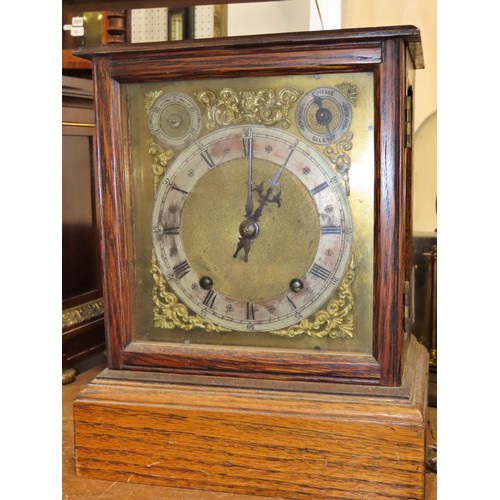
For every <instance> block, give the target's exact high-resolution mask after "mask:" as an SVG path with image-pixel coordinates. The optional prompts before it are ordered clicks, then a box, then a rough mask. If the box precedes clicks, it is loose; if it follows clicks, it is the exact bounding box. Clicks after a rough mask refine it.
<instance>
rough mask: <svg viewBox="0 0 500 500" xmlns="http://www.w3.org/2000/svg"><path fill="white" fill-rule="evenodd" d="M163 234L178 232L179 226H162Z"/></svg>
mask: <svg viewBox="0 0 500 500" xmlns="http://www.w3.org/2000/svg"><path fill="white" fill-rule="evenodd" d="M162 232H163V234H179V226H177V227H164V228H163V231H162Z"/></svg>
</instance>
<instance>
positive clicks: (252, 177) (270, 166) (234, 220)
mask: <svg viewBox="0 0 500 500" xmlns="http://www.w3.org/2000/svg"><path fill="white" fill-rule="evenodd" d="M152 226H153V246H154V249H155V252H156V256H157V259H158V262H159V265H160V268H161V270H162V272H163V274H164V276H165V278H166V280H167V282H168V283H169V285H170V286H171V288H172V289H173V290H174V291H175V293H176V294H177V295H178V296H179V297H180V298H181V300H182V301H183V302H184V303H185V304H187V305H188V306H189V307H190V308H191V309H192V310H193V311H194V312H195V313H197V314H199V315H201V316H203V317H205V318H207V319H208V320H210V321H212V322H214V323H215V324H218V325H221V326H224V327H226V328H231V329H234V330H240V331H253V330H255V331H266V330H272V329H277V328H284V327H287V326H289V325H291V324H293V323H296V322H297V321H298V320H300V319H302V318H305V317H307V316H309V315H310V314H312V313H313V312H314V311H315V310H317V309H318V308H319V307H320V306H321V305H322V304H323V303H324V302H325V300H326V299H327V298H328V297H329V296H330V295H331V294H332V293H333V292H334V290H335V289H336V288H337V287H338V285H339V283H340V281H341V279H342V277H343V275H344V273H345V269H346V266H347V264H348V262H349V258H350V253H351V244H352V218H351V211H350V207H349V203H348V200H347V196H346V194H345V192H344V190H343V187H342V183H341V182H340V180H339V178H338V177H337V174H336V173H335V171H334V169H333V168H332V165H331V164H330V163H329V162H328V161H327V160H326V159H325V158H324V157H323V156H322V155H320V154H319V153H318V152H317V151H316V150H315V149H314V148H312V147H311V146H309V145H308V144H307V143H305V142H304V141H302V140H300V139H297V137H296V136H294V135H292V134H290V133H288V132H285V131H283V130H280V129H277V128H269V127H264V126H233V127H226V128H224V129H221V130H218V131H215V132H212V133H210V134H208V135H206V136H205V137H203V138H202V139H200V140H198V141H197V142H195V143H193V144H192V145H191V146H190V147H188V148H187V149H185V150H184V151H183V152H182V153H181V154H180V155H179V156H178V157H177V159H176V160H175V161H174V162H173V163H172V165H171V167H170V168H169V170H168V171H167V173H166V174H165V176H164V178H163V180H162V181H161V183H160V186H159V188H158V191H157V194H156V198H155V201H154V206H153V217H152Z"/></svg>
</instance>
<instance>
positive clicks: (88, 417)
mask: <svg viewBox="0 0 500 500" xmlns="http://www.w3.org/2000/svg"><path fill="white" fill-rule="evenodd" d="M427 370H428V356H427V351H426V350H425V348H424V347H422V346H421V345H419V344H417V342H416V341H414V340H412V342H411V343H410V347H409V349H408V351H407V359H406V363H405V372H404V373H405V374H404V379H403V384H402V386H401V387H397V388H380V387H366V386H363V387H362V386H354V387H353V386H346V385H343V386H339V387H338V391H336V393H335V394H324V393H321V392H317V393H314V392H303V391H302V390H296V389H295V388H294V390H293V391H291V390H288V391H284V390H273V389H270V388H263V389H256V388H255V387H254V388H236V387H231V384H232V383H233V382H234V379H227V386H222V385H220V382H218V385H200V384H199V383H197V381H196V379H193V378H191V380H195V382H191V383H188V382H187V381H185V380H183V379H181V378H175V377H172V376H169V375H165V374H154V373H151V372H148V373H141V372H131V371H127V372H119V371H114V370H105V371H104V372H102V373H101V374H100V375H99V376H98V377H97V378H96V379H95V380H94V381H93V382H91V383H90V384H89V386H87V388H85V389H84V391H82V393H81V394H80V395H79V397H78V398H77V399H76V401H75V403H74V423H75V460H76V471H77V475H79V476H84V477H88V478H95V479H105V480H114V481H124V482H135V483H146V484H154V485H164V486H169V487H178V488H190V489H199V490H211V491H229V492H233V493H242V494H253V495H263V496H273V497H283V498H314V499H326V498H339V499H343V500H346V499H358V498H364V499H366V498H377V499H379V498H399V499H422V498H424V477H425V422H426V418H425V412H426V400H427ZM210 382H211V383H213V384H215V382H214V379H210ZM346 391H349V392H346Z"/></svg>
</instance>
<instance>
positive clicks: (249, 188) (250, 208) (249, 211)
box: [245, 129, 253, 217]
mask: <svg viewBox="0 0 500 500" xmlns="http://www.w3.org/2000/svg"><path fill="white" fill-rule="evenodd" d="M252 161H253V132H252V129H250V137H249V139H248V175H247V202H246V204H245V213H246V216H247V217H251V216H252V213H253V199H252Z"/></svg>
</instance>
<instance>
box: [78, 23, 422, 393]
mask: <svg viewBox="0 0 500 500" xmlns="http://www.w3.org/2000/svg"><path fill="white" fill-rule="evenodd" d="M77 54H78V55H80V56H83V57H85V56H87V57H90V56H92V58H93V60H94V74H95V91H96V95H97V96H101V97H99V98H98V100H97V103H96V111H97V121H98V123H100V124H101V126H100V127H99V128H98V149H99V154H100V157H99V187H100V189H99V194H100V204H101V217H102V220H103V225H102V240H103V242H104V247H103V249H102V250H103V256H104V263H103V266H104V290H105V293H104V295H105V302H106V305H107V307H106V314H105V321H106V330H107V332H108V357H109V363H110V367H111V368H114V369H130V370H136V369H142V370H144V369H147V370H155V371H168V372H170V373H175V372H178V373H191V374H214V373H217V374H219V375H222V376H234V375H237V376H244V377H262V374H263V373H267V374H270V375H271V376H272V377H273V378H275V379H286V380H309V381H316V382H327V381H330V382H339V381H345V382H353V383H366V384H374V385H384V386H397V385H400V383H401V375H402V371H401V367H402V359H403V352H404V349H405V339H408V336H407V335H405V333H404V331H403V330H404V286H405V285H404V283H405V281H409V280H410V278H409V276H408V270H409V267H410V263H409V260H410V256H411V238H410V235H411V182H409V181H410V180H411V176H412V172H411V168H412V165H411V152H410V153H409V152H408V149H407V148H405V147H404V146H403V145H404V144H405V141H406V138H405V134H407V116H408V115H407V113H408V112H407V107H406V96H407V95H408V93H409V92H411V86H412V85H413V83H412V76H411V75H412V73H413V70H414V69H415V68H420V67H422V64H423V60H422V53H421V44H420V35H419V31H418V29H416V28H414V27H408V26H406V27H396V28H381V29H377V30H373V31H366V30H343V31H338V32H334V33H328V34H325V33H324V32H312V33H302V34H294V35H287V36H283V35H274V36H268V37H266V38H264V39H263V38H261V37H238V38H234V39H224V38H221V39H211V40H203V41H190V42H187V43H183V42H179V43H176V44H175V45H172V44H171V45H169V46H165V45H159V44H136V45H129V46H124V45H121V44H120V45H110V46H109V45H108V46H103V47H101V48H98V49H88V50H85V49H82V50H79V51H78V52H77ZM360 70H363V71H373V74H374V82H375V85H374V89H375V96H374V98H375V149H376V151H375V164H376V166H375V172H376V178H375V232H374V234H375V242H374V276H373V279H374V304H373V356H372V355H371V354H367V355H351V354H343V355H338V354H335V353H331V354H324V353H322V355H321V356H318V355H317V353H314V352H313V353H304V352H300V353H294V352H285V351H282V352H280V353H279V354H277V353H276V352H270V351H269V350H265V349H248V348H235V347H219V346H218V347H208V346H189V347H186V346H184V345H183V346H176V345H173V344H168V345H163V346H162V345H154V346H151V345H147V344H144V343H140V342H134V341H133V339H132V335H131V331H132V328H131V310H130V303H131V300H130V280H129V276H128V272H129V271H128V261H129V246H128V241H129V235H128V234H127V224H117V223H116V221H125V220H127V213H126V212H125V211H126V209H125V207H126V206H127V204H126V200H125V199H124V196H125V193H127V192H128V186H127V178H126V175H125V173H124V171H123V167H122V166H123V165H124V164H125V163H126V162H125V158H124V155H125V154H126V152H125V151H124V150H123V148H122V143H123V138H122V135H121V134H122V132H121V128H120V127H117V126H115V124H116V123H122V120H124V117H123V116H122V115H121V101H120V83H122V82H124V83H129V82H139V81H160V80H164V79H165V78H168V79H176V78H182V79H191V78H214V77H238V76H244V75H248V74H252V76H258V75H276V74H293V73H303V74H315V73H320V72H323V73H324V72H333V71H336V72H339V71H360ZM108 117H113V120H109V119H108ZM382 131H384V133H382ZM188 367H189V368H188Z"/></svg>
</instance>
